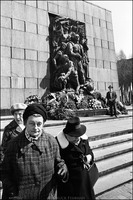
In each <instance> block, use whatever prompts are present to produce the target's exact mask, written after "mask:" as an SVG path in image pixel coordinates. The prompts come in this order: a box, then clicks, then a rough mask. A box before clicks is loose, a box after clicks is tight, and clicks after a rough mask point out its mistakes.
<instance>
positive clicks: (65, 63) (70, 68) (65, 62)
mask: <svg viewBox="0 0 133 200" xmlns="http://www.w3.org/2000/svg"><path fill="white" fill-rule="evenodd" d="M54 86H55V87H56V88H58V90H63V89H66V88H67V87H69V88H73V89H74V90H75V91H76V92H78V87H79V80H78V72H77V70H76V69H75V66H74V64H73V62H72V61H70V60H69V58H68V56H67V55H66V54H64V55H62V56H61V59H60V63H59V67H58V69H57V70H56V73H55V79H54Z"/></svg>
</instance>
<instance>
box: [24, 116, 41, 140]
mask: <svg viewBox="0 0 133 200" xmlns="http://www.w3.org/2000/svg"><path fill="white" fill-rule="evenodd" d="M43 125H44V120H43V117H42V116H41V115H36V116H35V115H31V116H29V117H28V119H27V121H26V124H25V126H26V129H27V132H28V133H29V135H30V136H31V137H37V136H39V135H41V133H42V129H43Z"/></svg>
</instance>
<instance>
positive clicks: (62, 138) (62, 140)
mask: <svg viewBox="0 0 133 200" xmlns="http://www.w3.org/2000/svg"><path fill="white" fill-rule="evenodd" d="M81 138H82V139H87V138H88V137H87V135H86V134H84V135H82V136H81ZM57 140H58V142H59V144H60V146H61V148H62V149H65V148H67V147H68V145H69V141H68V140H67V138H66V137H65V134H64V132H63V131H61V132H60V133H59V134H58V135H57Z"/></svg>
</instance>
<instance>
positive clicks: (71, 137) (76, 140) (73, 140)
mask: <svg viewBox="0 0 133 200" xmlns="http://www.w3.org/2000/svg"><path fill="white" fill-rule="evenodd" d="M65 136H66V138H67V140H68V141H69V142H72V143H74V144H76V143H78V142H79V141H80V137H74V136H70V135H68V134H65Z"/></svg>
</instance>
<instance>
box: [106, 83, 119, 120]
mask: <svg viewBox="0 0 133 200" xmlns="http://www.w3.org/2000/svg"><path fill="white" fill-rule="evenodd" d="M108 88H109V91H108V92H107V94H106V99H107V105H108V106H109V110H110V116H113V115H115V117H117V111H116V99H117V94H116V92H115V91H113V86H111V85H109V87H108Z"/></svg>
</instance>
